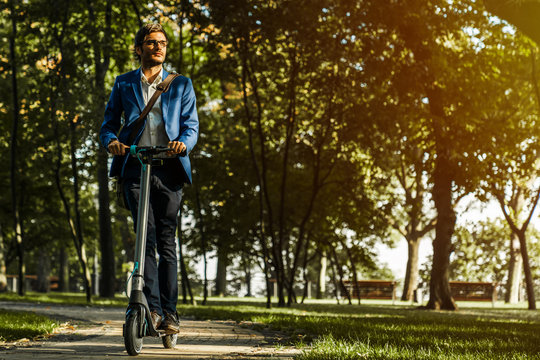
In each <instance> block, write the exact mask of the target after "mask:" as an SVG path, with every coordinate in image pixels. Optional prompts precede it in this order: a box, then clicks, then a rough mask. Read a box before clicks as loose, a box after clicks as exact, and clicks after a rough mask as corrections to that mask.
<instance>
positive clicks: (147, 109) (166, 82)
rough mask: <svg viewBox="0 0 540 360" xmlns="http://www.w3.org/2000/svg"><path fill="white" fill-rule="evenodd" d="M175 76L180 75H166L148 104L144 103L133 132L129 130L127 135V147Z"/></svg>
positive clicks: (131, 143)
mask: <svg viewBox="0 0 540 360" xmlns="http://www.w3.org/2000/svg"><path fill="white" fill-rule="evenodd" d="M177 76H180V74H177V73H170V74H169V75H167V77H166V78H165V80H163V81H162V82H161V83H159V84H158V86H157V87H156V91H155V92H154V95H152V97H151V98H150V100H149V101H148V103H146V106H145V107H144V109H143V111H142V112H141V114H140V115H139V117H138V118H137V120H135V124H134V125H133V130H131V133H130V134H129V137H128V143H129V145H133V141H134V140H135V137H136V136H137V134H138V133H139V131H140V130H141V127H142V125H143V123H144V121H143V120H144V118H145V117H146V115H148V113H149V112H150V110H151V109H152V107H153V106H154V104H155V103H156V101H157V99H158V97H160V96H161V94H162V93H166V92H167V91H168V90H169V88H170V86H171V83H172V81H173V80H174V79H176V77H177Z"/></svg>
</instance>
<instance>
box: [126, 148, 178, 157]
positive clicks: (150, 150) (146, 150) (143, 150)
mask: <svg viewBox="0 0 540 360" xmlns="http://www.w3.org/2000/svg"><path fill="white" fill-rule="evenodd" d="M167 151H174V149H171V148H170V147H167V146H137V145H131V146H130V147H129V153H130V154H131V155H132V156H137V155H138V154H140V153H145V154H151V155H156V154H160V153H164V152H167ZM180 156H186V151H185V150H184V151H182V153H180Z"/></svg>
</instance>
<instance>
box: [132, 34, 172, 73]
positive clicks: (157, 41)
mask: <svg viewBox="0 0 540 360" xmlns="http://www.w3.org/2000/svg"><path fill="white" fill-rule="evenodd" d="M164 44H165V45H164ZM166 44H167V38H166V37H165V35H164V34H163V33H162V32H153V33H150V34H148V35H146V37H145V38H144V41H143V44H142V46H141V47H137V48H136V50H135V51H136V52H137V54H139V56H140V57H141V62H142V64H143V66H145V67H149V66H150V67H151V66H158V65H161V64H163V62H164V61H165V56H166V55H167V46H166Z"/></svg>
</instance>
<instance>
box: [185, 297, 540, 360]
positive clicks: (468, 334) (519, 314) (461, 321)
mask: <svg viewBox="0 0 540 360" xmlns="http://www.w3.org/2000/svg"><path fill="white" fill-rule="evenodd" d="M209 305H210V306H207V307H202V306H198V307H193V306H184V305H182V306H180V307H179V309H180V312H181V313H182V314H183V315H191V316H195V317H197V318H201V319H210V318H211V319H216V318H219V319H232V320H236V321H241V320H247V321H254V322H257V323H263V324H267V325H270V326H272V327H273V328H275V329H279V330H282V331H285V332H286V333H287V334H288V335H289V339H290V342H291V343H293V344H294V343H295V342H297V341H299V342H301V343H308V344H309V343H311V347H310V348H309V349H305V350H304V351H303V354H302V355H301V356H300V357H299V359H300V360H313V359H329V360H330V359H332V360H334V359H540V314H539V313H538V312H537V311H528V310H523V309H521V308H517V309H516V308H510V307H508V306H503V307H501V308H495V309H492V308H491V305H490V306H489V307H484V306H483V305H481V304H477V303H470V304H469V303H460V304H459V305H461V310H460V311H458V312H446V311H426V310H419V309H417V308H416V307H413V306H410V304H406V303H399V304H398V305H395V306H393V305H391V302H386V303H385V302H368V301H364V302H363V305H361V306H358V305H352V306H351V305H341V306H337V305H334V304H330V303H325V302H316V301H311V302H310V303H308V304H306V305H296V306H294V307H292V308H285V309H282V308H273V309H270V310H268V309H266V308H264V304H263V303H255V302H250V301H244V300H243V299H237V300H233V301H231V300H230V299H221V300H220V299H212V300H211V301H210V304H209ZM520 307H521V305H520Z"/></svg>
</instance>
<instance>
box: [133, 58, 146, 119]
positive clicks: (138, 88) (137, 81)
mask: <svg viewBox="0 0 540 360" xmlns="http://www.w3.org/2000/svg"><path fill="white" fill-rule="evenodd" d="M131 86H132V87H133V92H134V93H135V98H136V99H137V105H139V110H140V111H141V112H142V111H143V109H144V99H143V96H142V85H141V68H139V70H137V71H136V72H135V76H134V77H133V80H132V81H131Z"/></svg>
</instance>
